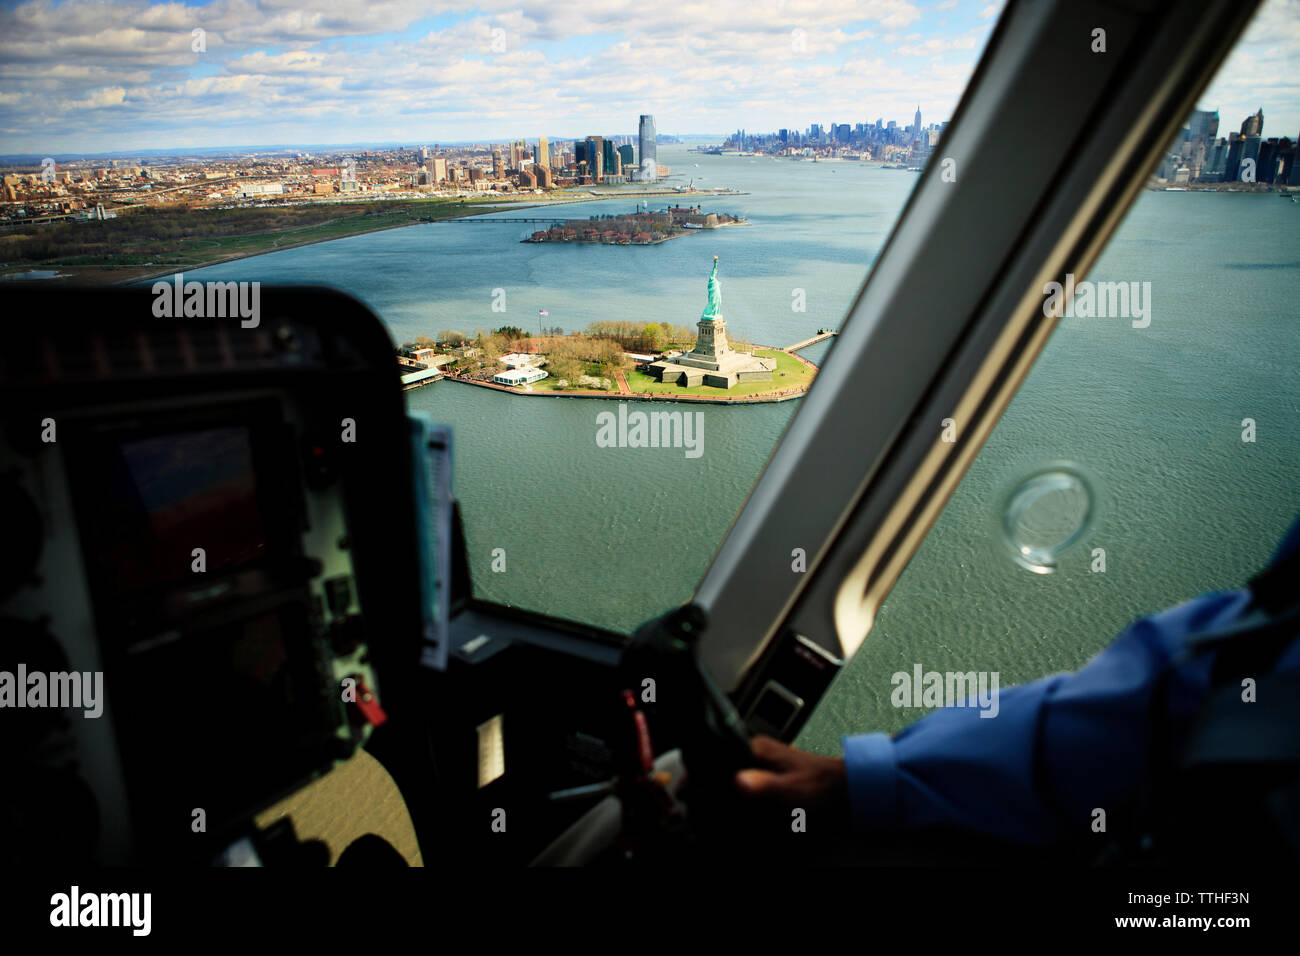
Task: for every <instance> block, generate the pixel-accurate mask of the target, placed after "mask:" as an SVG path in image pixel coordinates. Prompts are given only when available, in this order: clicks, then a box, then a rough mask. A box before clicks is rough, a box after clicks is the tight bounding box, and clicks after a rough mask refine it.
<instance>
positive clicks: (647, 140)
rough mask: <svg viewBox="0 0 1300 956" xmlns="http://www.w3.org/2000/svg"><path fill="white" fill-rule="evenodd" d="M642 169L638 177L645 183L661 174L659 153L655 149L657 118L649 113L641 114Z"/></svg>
mask: <svg viewBox="0 0 1300 956" xmlns="http://www.w3.org/2000/svg"><path fill="white" fill-rule="evenodd" d="M639 132H640V139H641V149H640V158H641V171H640V173H639V175H638V177H637V178H638V179H639V181H640V182H643V183H652V182H654V181H655V179H657V178H658V174H659V154H658V152H657V151H656V149H655V118H654V117H653V116H651V115H649V114H648V113H642V114H641V128H640V131H639Z"/></svg>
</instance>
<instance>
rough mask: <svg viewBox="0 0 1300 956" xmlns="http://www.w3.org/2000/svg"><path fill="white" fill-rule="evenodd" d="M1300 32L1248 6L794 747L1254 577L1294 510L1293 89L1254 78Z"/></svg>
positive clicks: (885, 719) (1096, 641)
mask: <svg viewBox="0 0 1300 956" xmlns="http://www.w3.org/2000/svg"><path fill="white" fill-rule="evenodd" d="M1294 27H1295V20H1294V13H1290V14H1288V13H1287V12H1286V10H1285V5H1284V4H1281V3H1272V4H1269V5H1266V6H1265V7H1264V8H1262V9H1261V11H1260V13H1259V14H1258V16H1257V18H1256V20H1255V22H1254V23H1253V25H1252V26H1251V27H1250V28H1249V29H1248V31H1247V33H1246V34H1244V36H1243V39H1242V40H1241V41H1240V43H1239V44H1238V47H1237V49H1236V51H1235V52H1234V54H1233V55H1232V56H1231V57H1230V58H1229V59H1228V60H1227V61H1226V62H1225V65H1224V66H1223V67H1222V68H1221V70H1220V72H1219V74H1218V76H1217V78H1216V80H1215V81H1214V82H1213V84H1212V85H1211V86H1210V87H1209V88H1208V90H1207V91H1206V93H1205V94H1204V96H1202V97H1201V103H1200V105H1201V107H1202V108H1201V109H1198V110H1196V111H1195V112H1194V113H1192V114H1191V115H1190V116H1189V117H1188V119H1187V123H1186V125H1185V126H1184V128H1183V129H1182V130H1181V132H1180V133H1179V135H1178V136H1177V137H1176V138H1175V139H1174V141H1173V142H1172V143H1170V144H1169V147H1168V150H1167V151H1166V155H1165V157H1164V159H1163V160H1162V161H1161V162H1160V164H1159V165H1158V167H1157V168H1156V169H1155V170H1154V171H1153V173H1152V175H1151V178H1150V180H1149V182H1148V184H1147V189H1146V190H1145V191H1144V192H1143V193H1142V195H1141V197H1140V198H1139V199H1138V201H1137V202H1136V204H1135V205H1134V207H1133V208H1132V210H1131V211H1130V212H1129V214H1128V216H1127V218H1126V219H1125V221H1124V223H1123V225H1122V226H1121V228H1120V229H1119V230H1118V231H1117V233H1116V234H1115V236H1114V238H1113V239H1112V240H1111V242H1110V244H1109V245H1108V247H1107V249H1106V251H1105V252H1104V253H1103V255H1102V257H1101V259H1100V260H1099V261H1098V263H1097V265H1096V267H1095V268H1094V269H1093V270H1092V272H1091V273H1090V274H1089V275H1088V276H1086V277H1080V278H1079V279H1078V281H1077V284H1076V285H1075V288H1074V289H1073V305H1072V306H1070V307H1069V308H1068V309H1066V310H1065V313H1064V316H1063V317H1062V319H1061V321H1060V323H1059V325H1058V326H1057V328H1056V330H1055V332H1054V333H1053V335H1052V338H1051V339H1050V341H1049V342H1048V345H1047V347H1046V348H1045V349H1044V350H1043V352H1042V354H1041V356H1040V358H1039V359H1038V361H1037V364H1036V365H1035V366H1034V368H1033V370H1032V371H1031V373H1030V375H1029V376H1028V378H1027V379H1026V381H1025V382H1024V384H1023V386H1022V387H1021V389H1020V391H1019V392H1018V393H1017V395H1016V397H1015V399H1014V400H1013V401H1012V403H1011V405H1010V406H1009V408H1008V409H1007V411H1006V413H1005V414H1004V415H1003V417H1002V419H1001V420H1000V421H999V423H998V425H997V427H996V429H995V430H994V432H993V433H992V435H991V437H990V438H989V440H988V441H987V443H986V444H985V445H984V447H983V449H982V450H981V452H980V454H979V456H978V457H977V459H976V460H975V462H974V464H973V465H972V467H971V468H970V470H969V471H968V472H967V474H966V476H965V477H964V479H963V481H962V482H961V484H960V485H959V486H958V488H957V490H956V492H955V493H954V494H953V496H952V498H951V499H950V500H949V502H948V504H947V506H946V507H945V509H944V511H943V512H942V514H941V516H940V518H939V520H938V521H937V522H936V524H935V525H934V527H933V528H932V529H931V531H930V532H929V534H928V536H927V537H926V539H925V541H924V543H923V544H922V546H921V548H920V549H919V550H918V551H917V553H916V554H915V555H914V556H913V558H912V560H911V562H910V563H909V565H908V566H907V569H906V570H905V572H904V573H903V574H902V576H901V577H900V578H899V580H898V582H897V583H896V584H895V586H894V588H893V590H892V591H891V592H890V594H889V596H888V597H887V599H886V600H885V603H884V605H883V606H882V608H881V610H880V613H879V614H878V616H877V618H876V620H875V623H874V626H873V628H872V630H871V633H870V636H869V637H868V639H867V641H866V642H865V643H864V644H863V646H862V648H861V650H860V651H859V652H858V654H857V655H856V657H854V658H853V660H852V661H851V662H850V663H849V664H848V665H847V666H846V668H845V671H844V673H843V674H842V675H841V677H840V679H839V682H838V683H837V685H836V686H835V688H834V689H833V690H832V692H831V693H830V694H828V695H827V697H826V698H825V699H824V701H823V706H822V707H821V708H820V709H819V710H818V711H816V712H815V715H814V716H813V718H812V719H811V720H810V721H809V723H808V724H807V725H806V726H805V728H804V730H803V734H802V737H801V743H802V744H803V745H804V746H808V747H811V748H815V749H819V750H823V751H824V752H827V753H831V752H838V751H839V736H840V735H841V734H845V733H850V732H863V731H867V730H885V731H894V730H897V729H899V728H901V727H902V726H904V725H906V724H909V723H911V722H912V721H913V720H915V719H916V718H917V717H918V716H920V714H921V713H923V712H924V711H925V710H926V709H929V708H930V707H931V706H933V705H935V704H942V703H945V702H946V701H943V700H940V699H937V698H936V699H935V700H933V701H927V700H926V699H924V697H923V695H914V694H913V691H914V690H916V689H917V688H922V687H924V686H927V683H926V682H927V680H928V678H929V675H931V674H938V675H941V677H942V676H944V675H950V674H961V675H968V674H972V673H973V674H974V675H975V676H976V677H977V680H980V681H994V680H996V682H997V684H995V685H994V686H997V685H998V684H1000V686H1002V687H1007V686H1011V685H1014V684H1019V683H1023V682H1025V681H1028V680H1032V679H1035V678H1038V677H1041V676H1044V675H1046V674H1049V673H1054V672H1058V671H1066V670H1074V669H1075V668H1077V667H1079V666H1080V665H1081V664H1083V663H1084V662H1085V661H1087V660H1088V659H1089V658H1090V657H1092V656H1093V655H1094V654H1096V653H1097V652H1098V651H1099V650H1101V649H1102V648H1103V647H1104V646H1106V645H1107V644H1109V643H1110V641H1111V640H1112V639H1113V638H1114V637H1115V635H1116V634H1118V633H1119V632H1120V631H1121V630H1122V629H1123V628H1124V627H1125V626H1126V625H1127V624H1128V623H1129V622H1130V621H1132V620H1133V619H1134V618H1136V617H1138V616H1141V615H1143V614H1146V613H1151V612H1154V611H1158V610H1160V609H1161V608H1164V607H1168V606H1172V605H1174V604H1177V603H1180V602H1181V601H1183V600H1185V599H1188V598H1190V597H1192V596H1194V595H1197V594H1201V593H1205V592H1209V591H1214V590H1218V589H1226V588H1235V587H1240V586H1242V585H1244V584H1245V582H1246V581H1247V580H1248V579H1249V578H1250V577H1251V576H1252V575H1253V574H1255V573H1256V572H1257V571H1258V570H1260V569H1261V568H1262V567H1263V566H1264V565H1265V564H1267V562H1268V560H1269V558H1270V556H1271V555H1272V553H1273V552H1274V550H1275V548H1276V546H1277V544H1278V542H1279V540H1280V539H1281V536H1282V534H1283V533H1284V531H1285V530H1286V528H1287V526H1288V525H1289V523H1290V522H1291V521H1292V519H1293V518H1294V516H1295V514H1296V513H1297V511H1300V472H1298V471H1297V467H1296V464H1297V462H1300V421H1297V418H1296V416H1295V414H1294V410H1295V408H1296V407H1297V403H1300V380H1298V379H1297V377H1296V375H1295V373H1294V361H1293V357H1294V356H1295V355H1296V354H1297V350H1298V349H1300V330H1298V329H1297V326H1296V323H1295V321H1294V312H1295V309H1294V303H1295V301H1296V298H1297V295H1300V263H1297V261H1296V257H1295V254H1294V250H1295V249H1296V248H1300V216H1297V214H1296V212H1297V208H1296V197H1297V196H1300V190H1298V189H1297V187H1300V165H1297V164H1296V161H1295V159H1296V157H1295V140H1294V139H1293V138H1291V137H1292V136H1293V135H1294V133H1295V131H1296V130H1297V129H1300V111H1297V108H1296V103H1297V102H1300V99H1298V98H1297V96H1296V93H1297V89H1296V87H1295V85H1294V84H1291V85H1290V86H1289V87H1288V88H1286V89H1282V88H1281V87H1274V86H1272V85H1271V84H1270V83H1261V82H1256V81H1254V80H1250V79H1248V77H1252V76H1256V75H1258V74H1257V73H1256V71H1257V70H1258V69H1260V68H1261V66H1262V65H1263V64H1266V63H1269V62H1281V61H1282V60H1284V59H1285V57H1286V56H1287V55H1291V56H1293V55H1294V53H1295V48H1294V40H1288V39H1287V37H1288V36H1290V37H1293V36H1294ZM1047 291H1048V290H1045V292H1047ZM1064 291H1065V290H1062V293H1064ZM1050 298H1051V297H1050V294H1049V295H1048V299H1049V301H1050ZM1062 308H1065V307H1064V298H1062ZM979 686H981V687H982V686H984V684H983V683H981V684H980V685H979Z"/></svg>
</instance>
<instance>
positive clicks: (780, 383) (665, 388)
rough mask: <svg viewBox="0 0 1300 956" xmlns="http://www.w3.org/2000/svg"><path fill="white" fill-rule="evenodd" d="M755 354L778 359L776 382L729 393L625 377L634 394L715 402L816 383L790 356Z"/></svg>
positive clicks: (768, 351)
mask: <svg viewBox="0 0 1300 956" xmlns="http://www.w3.org/2000/svg"><path fill="white" fill-rule="evenodd" d="M754 354H755V355H758V356H759V357H761V358H774V359H776V371H774V372H773V373H772V381H770V382H743V383H741V384H739V385H736V386H734V387H733V388H728V389H722V388H712V387H710V386H708V385H697V386H696V387H694V388H683V387H682V386H680V385H673V384H664V383H663V382H656V381H655V380H654V379H653V378H651V377H650V376H649V375H646V374H645V373H644V372H635V371H631V372H624V373H623V374H624V375H625V376H626V377H627V384H628V386H629V387H630V388H631V389H632V391H634V392H645V393H648V394H653V395H707V396H710V397H715V398H717V397H721V396H724V395H732V396H735V395H762V394H763V393H765V392H775V391H778V390H780V389H783V388H793V387H797V386H806V385H807V384H808V383H809V382H811V381H812V379H813V375H814V374H815V373H814V372H813V370H812V369H810V368H809V367H808V366H807V365H804V364H803V362H800V361H799V360H798V359H797V358H795V357H794V356H793V355H791V354H790V353H788V352H781V351H777V350H775V349H756V350H755V351H754Z"/></svg>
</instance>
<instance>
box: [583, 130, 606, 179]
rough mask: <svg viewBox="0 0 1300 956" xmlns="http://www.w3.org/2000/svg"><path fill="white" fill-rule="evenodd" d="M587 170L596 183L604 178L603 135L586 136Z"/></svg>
mask: <svg viewBox="0 0 1300 956" xmlns="http://www.w3.org/2000/svg"><path fill="white" fill-rule="evenodd" d="M587 172H588V173H589V174H590V175H591V181H592V182H593V183H598V182H600V181H601V180H602V179H604V178H605V137H603V136H588V137H587Z"/></svg>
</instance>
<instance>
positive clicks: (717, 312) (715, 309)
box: [700, 256, 722, 322]
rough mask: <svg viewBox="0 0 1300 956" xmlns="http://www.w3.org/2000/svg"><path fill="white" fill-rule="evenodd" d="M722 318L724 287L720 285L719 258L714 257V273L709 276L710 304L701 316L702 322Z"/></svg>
mask: <svg viewBox="0 0 1300 956" xmlns="http://www.w3.org/2000/svg"><path fill="white" fill-rule="evenodd" d="M721 318H722V286H721V285H719V284H718V257H717V256H714V257H713V272H711V273H710V274H709V304H708V305H706V306H705V307H704V312H703V313H702V314H701V315H700V321H701V322H712V321H713V320H714V319H721Z"/></svg>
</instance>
